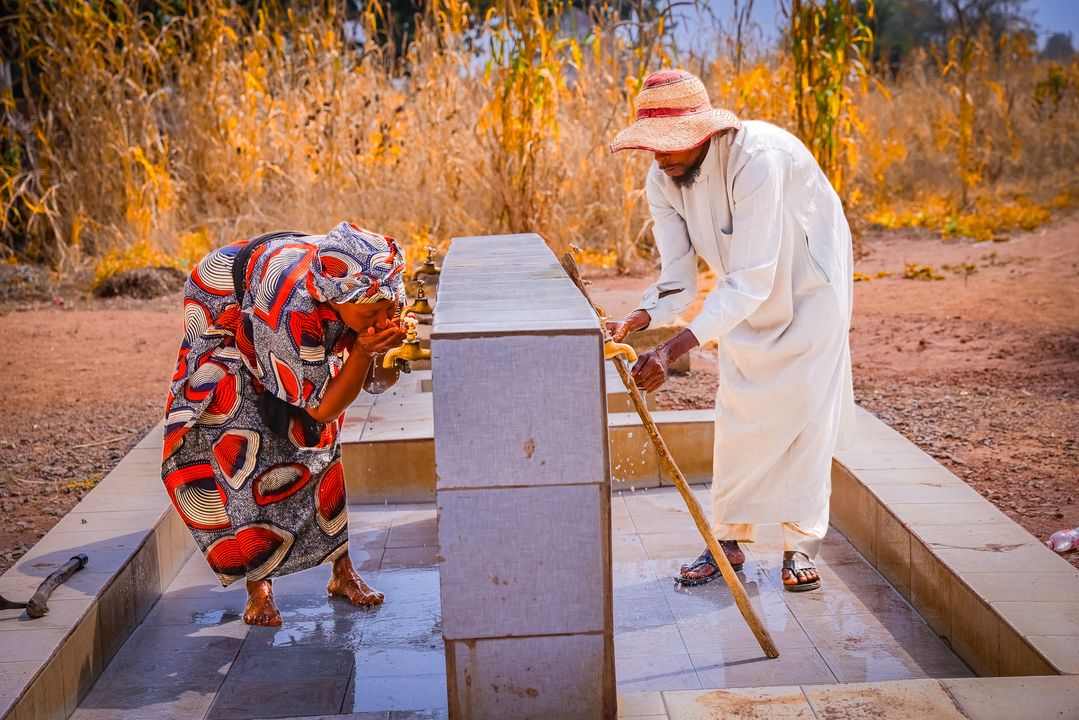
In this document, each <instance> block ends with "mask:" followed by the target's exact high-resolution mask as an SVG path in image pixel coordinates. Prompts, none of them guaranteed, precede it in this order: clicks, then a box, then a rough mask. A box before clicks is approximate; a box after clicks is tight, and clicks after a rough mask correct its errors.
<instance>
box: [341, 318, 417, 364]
mask: <svg viewBox="0 0 1079 720" xmlns="http://www.w3.org/2000/svg"><path fill="white" fill-rule="evenodd" d="M404 341H405V328H404V326H403V325H401V324H400V323H398V322H397V320H396V318H395V319H392V320H381V319H380V320H377V321H376V322H375V325H374V327H369V328H367V332H366V333H356V341H355V342H354V343H353V344H352V352H361V353H365V354H367V355H375V354H377V353H383V352H386V351H387V350H389V349H391V348H395V347H397V346H398V345H400V344H401V343H403V342H404Z"/></svg>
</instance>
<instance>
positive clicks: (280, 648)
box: [71, 505, 446, 720]
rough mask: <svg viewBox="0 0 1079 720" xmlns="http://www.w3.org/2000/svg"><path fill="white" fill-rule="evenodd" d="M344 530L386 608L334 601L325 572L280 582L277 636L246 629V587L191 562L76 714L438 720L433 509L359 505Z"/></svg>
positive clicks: (79, 717)
mask: <svg viewBox="0 0 1079 720" xmlns="http://www.w3.org/2000/svg"><path fill="white" fill-rule="evenodd" d="M350 529H351V534H352V555H353V559H354V561H355V562H356V563H357V565H359V566H360V571H361V573H362V574H363V575H364V577H365V579H367V580H368V581H369V582H370V583H371V584H372V585H374V586H375V587H377V588H378V589H379V590H381V591H382V592H384V593H385V594H386V596H387V598H388V602H387V603H386V604H385V605H384V606H383V607H380V608H377V609H363V608H354V607H352V606H351V605H349V604H348V603H346V602H344V601H339V600H334V599H329V598H327V596H326V581H327V580H328V579H329V566H323V567H318V568H313V569H311V570H308V571H305V572H303V573H297V574H295V575H290V576H288V577H284V578H281V579H279V580H277V581H276V582H275V583H274V592H275V595H276V596H277V600H278V606H279V607H280V610H281V614H282V617H283V621H284V622H283V625H282V626H281V627H280V628H251V627H248V626H247V625H245V624H244V623H243V621H242V620H241V615H242V613H243V606H244V600H245V597H246V594H245V591H244V588H243V584H242V583H236V584H234V585H232V586H231V587H229V588H227V589H223V588H221V586H220V584H219V583H218V582H217V579H216V578H215V577H214V576H213V574H212V573H211V572H210V570H209V569H208V567H207V565H206V562H205V560H203V558H202V555H201V554H199V553H196V554H195V555H193V556H192V558H191V560H190V561H189V562H188V563H187V565H186V566H185V567H184V568H183V569H182V570H181V571H180V573H179V575H178V576H177V577H176V579H175V580H174V581H173V583H172V585H171V586H170V587H169V588H168V589H167V591H166V592H165V594H164V595H163V596H162V599H161V600H160V601H159V602H158V603H157V605H156V606H155V607H154V608H153V609H152V610H151V611H150V613H149V614H148V615H147V616H146V619H145V620H144V621H143V623H142V625H141V626H140V627H139V628H138V629H137V630H136V631H135V632H134V633H133V634H132V635H131V638H130V639H129V640H128V642H127V644H126V645H124V647H123V648H122V649H121V650H120V652H119V653H118V654H117V656H116V657H115V658H114V659H113V661H112V662H111V663H110V664H109V666H108V667H107V668H106V669H105V671H104V673H102V675H101V678H100V679H99V680H98V681H97V683H96V684H95V685H94V688H93V689H92V690H91V691H90V693H89V694H88V695H87V696H86V697H85V698H84V699H83V700H82V702H81V703H80V704H79V707H78V709H77V710H76V712H75V713H74V714H73V715H72V716H71V717H72V718H73V719H74V720H90V719H96V720H105V719H109V720H118V719H120V718H125V719H134V718H138V719H139V720H142V719H146V720H150V719H151V718H152V719H155V720H166V719H168V718H176V719H177V720H179V719H181V718H183V719H184V720H188V719H192V720H193V719H196V718H216V719H220V720H224V719H226V718H271V717H274V718H277V717H292V716H309V715H314V716H320V715H338V714H345V715H346V716H347V715H349V714H353V713H357V714H359V717H363V718H370V719H371V720H376V719H378V718H384V717H387V716H388V713H389V711H391V710H394V711H399V712H397V713H395V714H394V716H393V717H395V718H416V719H417V720H418V719H419V718H438V717H443V713H444V709H445V707H446V675H445V657H444V654H443V648H442V635H441V627H440V618H439V594H438V570H437V568H436V547H435V542H436V535H437V533H436V527H435V511H434V507H433V506H429V505H428V506H405V505H398V506H395V505H379V506H362V507H353V508H352V509H351V512H350ZM406 711H415V712H414V713H413V712H406Z"/></svg>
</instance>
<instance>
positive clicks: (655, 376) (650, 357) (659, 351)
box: [633, 344, 671, 392]
mask: <svg viewBox="0 0 1079 720" xmlns="http://www.w3.org/2000/svg"><path fill="white" fill-rule="evenodd" d="M670 366H671V358H670V353H669V351H668V350H667V347H666V345H665V344H661V345H657V346H656V347H654V348H652V349H651V350H649V351H648V352H646V353H644V354H642V355H640V356H639V357H638V358H637V362H636V364H634V366H633V379H634V380H636V381H637V387H639V388H640V389H641V390H644V391H645V392H655V391H656V390H659V388H660V387H662V385H663V383H665V382H667V371H668V369H669V368H670Z"/></svg>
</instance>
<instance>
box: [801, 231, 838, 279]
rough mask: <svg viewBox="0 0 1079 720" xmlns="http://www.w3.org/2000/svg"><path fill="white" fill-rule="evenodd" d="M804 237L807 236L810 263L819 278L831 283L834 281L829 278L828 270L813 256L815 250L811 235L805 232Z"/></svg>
mask: <svg viewBox="0 0 1079 720" xmlns="http://www.w3.org/2000/svg"><path fill="white" fill-rule="evenodd" d="M802 237H804V238H805V251H806V257H808V258H809V265H810V267H812V268H813V272H814V273H816V275H817V279H818V280H820V281H821V282H823V283H825V284H826V285H831V282H832V281H831V280H829V279H828V271H827V270H826V269H825V267H824V266H823V265H822V264H821V263H820V262H819V261H818V260H817V258H816V257H814V256H813V250H812V248H811V246H810V243H809V236H808V235H806V234H804V233H803V235H802Z"/></svg>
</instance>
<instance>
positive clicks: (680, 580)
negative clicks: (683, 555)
mask: <svg viewBox="0 0 1079 720" xmlns="http://www.w3.org/2000/svg"><path fill="white" fill-rule="evenodd" d="M719 546H720V547H721V548H723V554H724V555H726V556H727V562H729V563H730V564H731V567H732V568H734V571H735V572H738V571H739V570H741V569H742V565H744V564H745V561H746V556H745V553H743V552H742V551H741V549H740V548H739V547H738V542H737V541H736V540H720V541H719ZM719 575H720V572H719V566H718V565H716V559H715V557H713V555H712V551H711V550H708V549H707V548H706V549H705V551H704V552H703V553H701V554H700V556H699V557H698V558H697V559H696V560H694V561H693V562H692V563H689V564H687V565H683V566H682V571H681V574H679V576H678V577H676V578H675V579H674V582H675V584H677V585H684V586H686V587H693V586H694V585H704V584H705V583H706V582H711V581H712V580H714V579H715V578H717V577H719Z"/></svg>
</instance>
